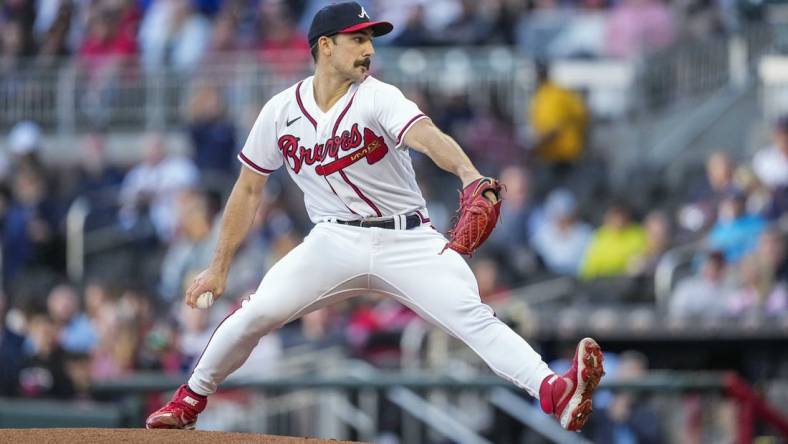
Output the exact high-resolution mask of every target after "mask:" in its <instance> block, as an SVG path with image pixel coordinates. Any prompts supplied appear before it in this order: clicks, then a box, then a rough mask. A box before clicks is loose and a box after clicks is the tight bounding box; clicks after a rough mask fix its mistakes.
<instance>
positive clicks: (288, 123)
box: [287, 116, 302, 126]
mask: <svg viewBox="0 0 788 444" xmlns="http://www.w3.org/2000/svg"><path fill="white" fill-rule="evenodd" d="M301 117H302V116H298V117H296V118H295V119H293V120H288V121H287V126H290V125H292V124H293V123H295V121H296V120H298V119H300V118H301Z"/></svg>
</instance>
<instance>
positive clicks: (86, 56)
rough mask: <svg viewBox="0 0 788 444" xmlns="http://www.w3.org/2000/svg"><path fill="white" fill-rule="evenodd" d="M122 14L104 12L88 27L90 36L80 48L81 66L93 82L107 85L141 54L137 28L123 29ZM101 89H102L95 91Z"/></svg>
mask: <svg viewBox="0 0 788 444" xmlns="http://www.w3.org/2000/svg"><path fill="white" fill-rule="evenodd" d="M119 14H120V12H119V11H113V10H109V9H103V10H101V11H99V12H98V13H96V14H95V15H94V16H93V17H92V18H91V19H90V21H89V23H88V32H87V35H86V36H85V39H84V40H83V41H82V46H81V47H80V48H79V58H80V62H82V65H83V66H84V68H85V69H86V70H87V72H88V79H89V82H88V85H90V84H91V82H101V83H102V84H106V83H108V82H110V81H111V77H113V76H117V75H118V74H119V72H118V69H119V68H120V67H121V66H122V65H123V64H124V63H128V62H129V60H125V59H126V58H128V57H130V56H132V55H134V54H135V53H136V52H137V44H136V42H135V40H134V36H135V33H136V28H134V27H132V26H130V25H126V26H123V22H122V19H123V17H121V16H120V15H119ZM91 86H94V85H91ZM93 89H98V88H93Z"/></svg>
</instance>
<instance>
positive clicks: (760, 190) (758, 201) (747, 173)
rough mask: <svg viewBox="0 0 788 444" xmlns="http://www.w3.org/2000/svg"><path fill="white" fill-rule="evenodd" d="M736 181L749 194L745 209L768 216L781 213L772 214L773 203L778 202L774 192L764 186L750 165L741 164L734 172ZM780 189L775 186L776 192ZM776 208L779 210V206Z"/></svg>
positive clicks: (737, 186) (738, 186) (772, 216)
mask: <svg viewBox="0 0 788 444" xmlns="http://www.w3.org/2000/svg"><path fill="white" fill-rule="evenodd" d="M733 179H734V183H735V184H736V188H738V189H740V190H742V191H743V192H744V194H746V195H747V201H746V202H745V205H744V207H745V210H746V211H747V212H748V213H751V214H760V215H762V216H764V217H766V218H772V219H773V218H777V217H779V216H780V214H782V213H780V214H776V215H771V214H772V213H770V211H773V210H772V204H773V203H775V202H776V200H775V199H774V196H773V193H772V192H771V191H770V190H769V189H768V188H767V187H766V186H764V185H763V184H762V183H761V182H760V181H759V180H758V177H757V176H756V175H755V172H754V171H752V168H750V166H749V165H739V166H738V167H737V168H736V171H735V172H734V174H733ZM779 189H780V187H778V188H775V191H774V193H779ZM774 209H775V210H777V211H779V210H778V209H777V208H774Z"/></svg>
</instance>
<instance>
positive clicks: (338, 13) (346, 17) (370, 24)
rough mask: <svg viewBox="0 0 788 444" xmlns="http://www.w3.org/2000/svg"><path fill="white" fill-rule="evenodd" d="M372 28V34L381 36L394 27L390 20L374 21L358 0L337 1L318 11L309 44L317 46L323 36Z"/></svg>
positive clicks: (311, 27) (310, 33) (311, 29)
mask: <svg viewBox="0 0 788 444" xmlns="http://www.w3.org/2000/svg"><path fill="white" fill-rule="evenodd" d="M367 28H370V29H372V35H373V36H375V37H380V36H382V35H386V34H388V33H389V32H391V30H392V29H394V25H392V24H391V23H389V22H382V21H372V19H370V18H369V15H368V14H367V11H365V10H364V7H362V6H361V5H359V4H358V3H356V2H345V3H335V4H332V5H328V6H326V7H324V8H323V9H321V10H319V11H317V14H315V17H314V18H313V19H312V25H310V26H309V46H310V47H311V46H315V44H316V43H317V41H318V39H320V37H321V36H326V37H331V36H332V35H335V34H340V33H345V32H356V31H361V30H362V29H367Z"/></svg>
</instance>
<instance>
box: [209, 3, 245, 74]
mask: <svg viewBox="0 0 788 444" xmlns="http://www.w3.org/2000/svg"><path fill="white" fill-rule="evenodd" d="M237 27H238V19H237V17H236V16H235V14H233V13H232V12H223V13H221V14H219V16H218V17H216V20H215V21H214V23H213V31H212V33H211V41H210V42H209V43H208V48H207V49H206V51H205V53H204V54H203V60H204V61H209V60H210V61H211V62H212V63H216V64H221V63H231V62H233V61H234V60H236V54H234V52H235V51H236V50H238V49H240V48H239V43H238V41H237V40H238V39H237V35H236V34H237V33H238V29H237Z"/></svg>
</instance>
